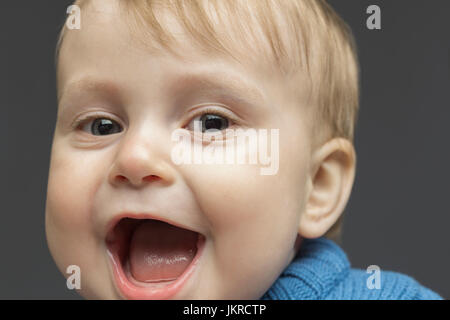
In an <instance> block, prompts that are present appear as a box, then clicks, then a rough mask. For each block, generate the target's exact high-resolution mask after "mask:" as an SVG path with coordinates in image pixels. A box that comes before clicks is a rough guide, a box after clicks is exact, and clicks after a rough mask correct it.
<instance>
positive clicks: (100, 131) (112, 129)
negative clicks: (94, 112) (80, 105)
mask: <svg viewBox="0 0 450 320" xmlns="http://www.w3.org/2000/svg"><path fill="white" fill-rule="evenodd" d="M92 120H93V121H92ZM76 127H77V128H80V130H82V131H84V132H87V133H90V134H93V135H95V136H103V135H110V134H115V133H119V132H122V131H123V129H122V127H121V126H120V124H118V123H117V122H116V121H114V120H112V119H109V118H106V117H89V118H87V119H83V120H81V121H79V122H78V124H77V126H76Z"/></svg>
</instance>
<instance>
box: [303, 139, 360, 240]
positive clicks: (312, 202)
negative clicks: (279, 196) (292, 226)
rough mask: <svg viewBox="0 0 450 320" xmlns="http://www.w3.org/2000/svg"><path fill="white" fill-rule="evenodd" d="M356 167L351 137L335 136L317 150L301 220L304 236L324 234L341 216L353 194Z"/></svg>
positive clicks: (313, 158)
mask: <svg viewBox="0 0 450 320" xmlns="http://www.w3.org/2000/svg"><path fill="white" fill-rule="evenodd" d="M355 169H356V154H355V150H354V147H353V144H352V143H351V142H350V141H349V140H347V139H344V138H334V139H332V140H330V141H328V142H326V143H325V144H324V145H322V146H321V147H319V148H318V149H317V150H316V151H315V152H314V154H313V157H312V165H311V172H310V180H309V195H308V197H307V203H306V209H305V211H304V212H303V214H302V216H301V217H300V224H299V234H300V235H301V236H302V237H304V238H318V237H321V236H323V235H324V234H325V233H326V232H327V231H328V230H329V229H330V228H331V227H332V226H333V224H334V223H335V222H336V221H337V220H338V218H339V217H340V216H341V214H342V212H343V211H344V208H345V206H346V204H347V202H348V199H349V197H350V193H351V189H352V186H353V181H354V176H355Z"/></svg>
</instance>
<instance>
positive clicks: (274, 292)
mask: <svg viewBox="0 0 450 320" xmlns="http://www.w3.org/2000/svg"><path fill="white" fill-rule="evenodd" d="M349 270H350V263H349V261H348V259H347V255H346V254H345V252H344V251H343V250H342V249H341V248H340V247H339V246H338V245H337V244H336V243H334V242H333V241H332V240H329V239H326V238H324V237H322V238H318V239H303V241H302V244H301V246H300V250H299V252H298V254H297V255H296V257H295V258H294V259H293V261H292V262H291V263H290V264H289V265H288V266H287V267H286V269H285V270H284V271H283V272H282V273H281V275H280V277H279V278H278V279H277V280H276V281H275V283H274V284H273V285H272V287H271V288H270V289H269V290H268V291H267V292H266V293H265V294H264V295H263V297H262V298H261V299H263V300H301V299H313V300H316V299H322V298H324V297H325V296H326V295H327V294H328V293H329V292H330V290H331V289H333V288H334V287H335V286H336V285H337V283H339V282H340V281H341V280H342V279H344V278H345V277H346V276H347V275H348V273H349Z"/></svg>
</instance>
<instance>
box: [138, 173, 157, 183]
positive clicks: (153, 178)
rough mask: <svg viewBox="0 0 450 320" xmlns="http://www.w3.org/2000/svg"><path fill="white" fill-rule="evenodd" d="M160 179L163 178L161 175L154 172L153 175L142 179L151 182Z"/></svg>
mask: <svg viewBox="0 0 450 320" xmlns="http://www.w3.org/2000/svg"><path fill="white" fill-rule="evenodd" d="M160 179H161V178H160V177H158V176H156V175H154V174H152V175H149V176H146V177H144V178H143V179H142V180H144V181H148V182H150V181H157V180H160Z"/></svg>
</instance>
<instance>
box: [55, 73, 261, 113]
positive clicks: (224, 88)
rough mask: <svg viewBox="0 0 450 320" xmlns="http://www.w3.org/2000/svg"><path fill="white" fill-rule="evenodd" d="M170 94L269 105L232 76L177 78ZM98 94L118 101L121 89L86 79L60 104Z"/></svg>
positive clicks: (67, 90)
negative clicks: (202, 94)
mask: <svg viewBox="0 0 450 320" xmlns="http://www.w3.org/2000/svg"><path fill="white" fill-rule="evenodd" d="M167 89H168V92H176V94H177V95H179V96H184V95H186V94H189V93H190V92H196V93H197V92H205V93H215V94H216V95H219V96H220V97H221V98H223V99H224V100H226V101H230V102H231V103H236V104H240V105H260V104H261V103H264V101H265V95H264V94H263V92H262V91H261V90H260V88H259V87H258V86H257V85H254V84H253V83H251V82H250V81H248V80H246V79H244V78H242V77H239V76H237V75H234V74H232V73H229V72H214V71H207V72H196V73H185V74H181V75H177V76H175V80H172V81H170V82H169V85H168V87H167ZM82 91H89V92H96V93H102V94H105V95H107V96H108V97H110V98H111V97H118V96H119V94H120V88H119V86H118V85H117V84H116V83H114V82H113V81H110V80H106V79H98V78H96V77H93V76H85V77H82V78H81V79H79V80H75V81H73V82H71V83H69V84H68V85H67V86H65V88H64V89H63V91H62V93H61V94H60V95H58V103H60V102H61V100H62V98H63V97H64V96H65V95H67V94H69V95H70V93H71V92H82Z"/></svg>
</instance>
